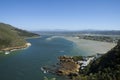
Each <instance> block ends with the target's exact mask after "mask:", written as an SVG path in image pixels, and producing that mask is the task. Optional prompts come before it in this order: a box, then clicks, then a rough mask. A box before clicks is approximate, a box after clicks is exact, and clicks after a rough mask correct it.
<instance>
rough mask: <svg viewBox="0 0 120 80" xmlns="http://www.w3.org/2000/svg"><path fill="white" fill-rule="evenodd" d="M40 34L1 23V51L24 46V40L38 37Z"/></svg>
mask: <svg viewBox="0 0 120 80" xmlns="http://www.w3.org/2000/svg"><path fill="white" fill-rule="evenodd" d="M37 36H39V35H38V34H35V33H31V32H28V31H25V30H21V29H18V28H15V27H13V26H11V25H9V24H5V23H0V50H2V49H4V48H9V47H18V46H23V45H25V43H26V40H25V39H24V38H28V37H37Z"/></svg>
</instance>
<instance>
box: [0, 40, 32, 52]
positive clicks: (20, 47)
mask: <svg viewBox="0 0 120 80" xmlns="http://www.w3.org/2000/svg"><path fill="white" fill-rule="evenodd" d="M30 46H31V43H28V42H27V43H25V45H23V46H17V47H9V48H4V49H2V50H0V52H1V53H2V52H3V53H5V54H8V52H9V53H10V52H12V51H17V50H22V49H26V48H28V47H30Z"/></svg>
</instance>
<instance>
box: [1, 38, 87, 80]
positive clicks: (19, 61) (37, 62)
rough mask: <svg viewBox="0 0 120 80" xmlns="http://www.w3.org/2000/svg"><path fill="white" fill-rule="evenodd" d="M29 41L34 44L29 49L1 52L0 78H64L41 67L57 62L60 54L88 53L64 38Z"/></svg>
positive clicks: (58, 79)
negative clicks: (42, 69) (8, 52)
mask: <svg viewBox="0 0 120 80" xmlns="http://www.w3.org/2000/svg"><path fill="white" fill-rule="evenodd" d="M27 41H28V42H30V43H31V44H32V46H30V47H29V48H27V49H24V50H19V51H14V52H11V53H10V54H7V55H5V54H4V53H1V54H0V80H43V79H44V77H45V76H46V77H48V78H53V77H55V78H57V80H63V78H64V77H61V76H57V75H54V74H50V73H43V71H41V69H40V68H41V67H43V66H48V65H53V64H55V63H57V62H58V60H57V57H58V56H63V55H68V56H73V55H84V56H85V55H87V54H88V53H87V52H85V51H83V50H81V49H79V48H77V46H76V44H75V43H73V42H71V41H68V40H66V39H64V38H59V37H53V36H42V37H40V38H36V39H28V40H27Z"/></svg>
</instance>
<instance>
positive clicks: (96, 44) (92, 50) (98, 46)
mask: <svg viewBox="0 0 120 80" xmlns="http://www.w3.org/2000/svg"><path fill="white" fill-rule="evenodd" d="M63 38H64V39H66V40H69V41H72V42H73V43H75V44H76V45H77V47H78V48H80V49H82V50H84V51H87V52H89V54H88V55H95V54H97V53H100V54H105V53H106V52H108V51H109V50H111V49H112V48H113V47H115V46H116V44H115V43H109V42H101V41H94V40H86V39H79V38H78V37H68V36H64V37H63Z"/></svg>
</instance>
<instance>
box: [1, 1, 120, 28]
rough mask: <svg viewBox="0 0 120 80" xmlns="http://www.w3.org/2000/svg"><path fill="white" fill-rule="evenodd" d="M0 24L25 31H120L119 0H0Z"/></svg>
mask: <svg viewBox="0 0 120 80" xmlns="http://www.w3.org/2000/svg"><path fill="white" fill-rule="evenodd" d="M0 22H4V23H8V24H11V25H13V26H16V27H19V28H22V29H26V30H46V29H47V30H49V29H50V30H54V29H65V30H85V29H100V30H104V29H105V30H120V0H0Z"/></svg>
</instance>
